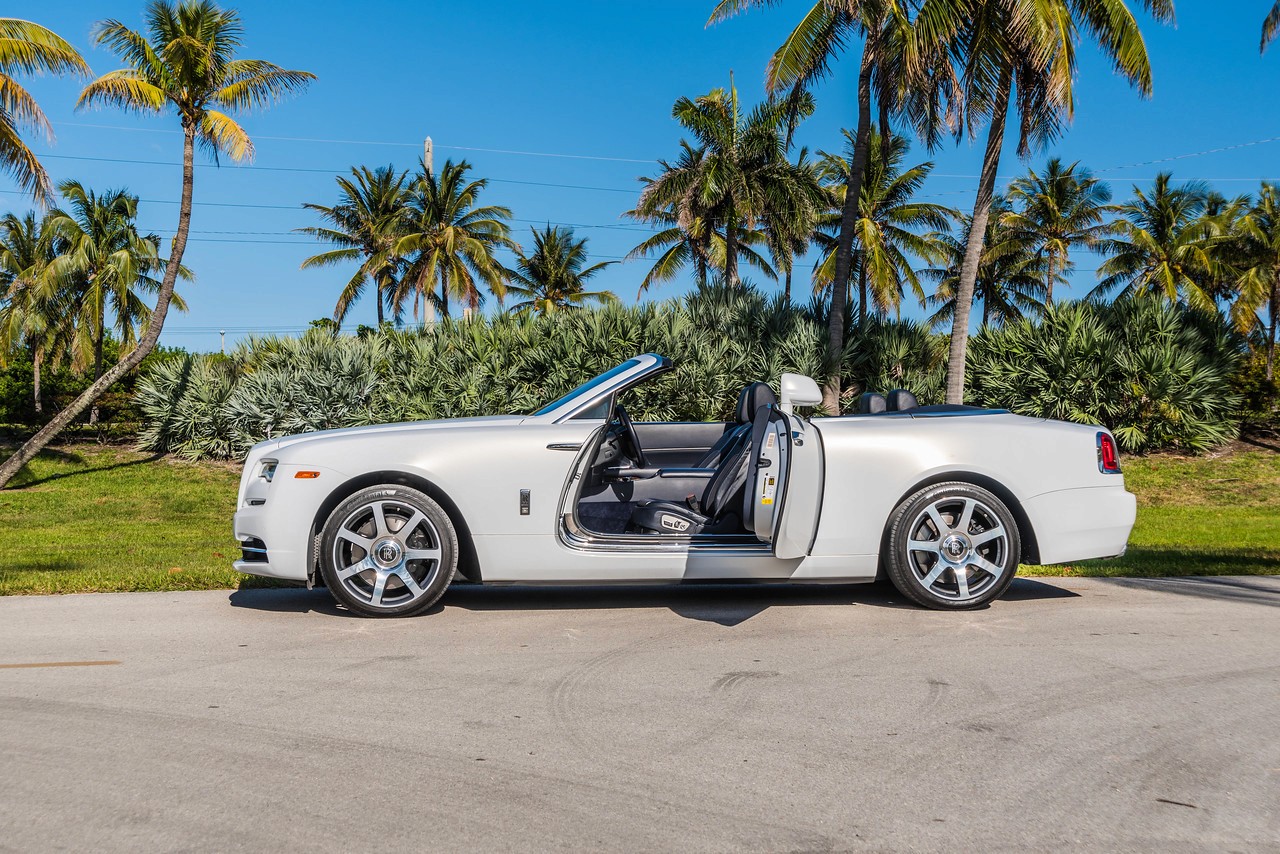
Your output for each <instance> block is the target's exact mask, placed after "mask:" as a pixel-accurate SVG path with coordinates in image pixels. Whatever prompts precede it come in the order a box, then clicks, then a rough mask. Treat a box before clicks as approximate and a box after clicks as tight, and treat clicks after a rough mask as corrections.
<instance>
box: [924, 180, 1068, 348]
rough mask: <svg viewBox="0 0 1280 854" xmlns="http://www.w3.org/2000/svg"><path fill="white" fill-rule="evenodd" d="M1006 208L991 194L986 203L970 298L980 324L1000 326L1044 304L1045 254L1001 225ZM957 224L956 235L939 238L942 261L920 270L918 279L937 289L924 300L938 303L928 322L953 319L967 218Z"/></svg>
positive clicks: (938, 323)
mask: <svg viewBox="0 0 1280 854" xmlns="http://www.w3.org/2000/svg"><path fill="white" fill-rule="evenodd" d="M1008 212H1009V202H1008V199H1007V198H1005V197H1004V196H1002V195H998V196H996V197H995V199H994V200H993V201H992V203H991V217H990V218H989V219H988V220H987V236H986V239H985V240H984V241H983V250H982V264H981V265H980V266H979V268H978V280H977V282H976V283H975V284H974V291H973V299H974V301H975V302H981V303H982V326H991V325H1001V326H1002V325H1004V324H1006V323H1009V322H1012V321H1015V320H1021V319H1022V318H1023V317H1026V316H1028V315H1039V314H1040V313H1041V312H1043V311H1044V307H1045V303H1044V297H1045V281H1046V276H1045V271H1046V268H1047V266H1048V264H1047V262H1046V260H1045V257H1044V255H1042V254H1041V253H1039V252H1036V251H1035V248H1034V247H1033V246H1031V245H1030V244H1028V243H1027V242H1025V240H1024V239H1023V238H1022V236H1021V235H1019V234H1015V233H1011V232H1010V230H1009V229H1008V228H1007V227H1005V226H1004V225H1003V215H1004V214H1006V213H1008ZM960 226H961V227H960V229H959V231H958V232H957V233H956V234H946V235H941V236H939V239H940V240H941V241H942V242H943V245H944V246H945V250H946V254H945V263H944V264H943V265H942V266H939V267H934V268H931V269H927V270H923V271H921V273H920V275H921V277H922V278H925V279H929V280H932V281H934V282H937V290H936V291H935V292H934V294H933V295H932V296H930V297H929V299H928V301H927V302H928V303H929V304H930V305H935V306H938V308H937V310H936V311H935V312H934V313H933V315H931V316H930V318H929V323H930V324H931V325H933V326H944V325H950V323H951V321H952V318H954V317H955V309H956V292H957V291H958V290H959V283H960V268H961V267H962V266H963V264H964V253H965V250H966V248H967V247H968V245H969V239H968V237H969V235H968V230H969V219H968V217H964V218H962V222H961V223H960Z"/></svg>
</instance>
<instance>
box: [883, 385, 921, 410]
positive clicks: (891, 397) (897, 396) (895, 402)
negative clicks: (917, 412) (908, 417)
mask: <svg viewBox="0 0 1280 854" xmlns="http://www.w3.org/2000/svg"><path fill="white" fill-rule="evenodd" d="M885 402H886V403H887V404H888V408H889V411H890V412H908V411H910V410H912V409H915V408H916V407H917V406H919V405H920V401H918V400H916V396H915V395H914V394H912V393H911V392H909V391H907V390H906V389H905V388H895V389H894V390H893V391H891V392H889V394H888V396H887V397H886V398H885Z"/></svg>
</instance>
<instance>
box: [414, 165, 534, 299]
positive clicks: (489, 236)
mask: <svg viewBox="0 0 1280 854" xmlns="http://www.w3.org/2000/svg"><path fill="white" fill-rule="evenodd" d="M419 165H420V169H419V172H418V175H417V177H416V178H415V179H414V182H413V185H412V187H411V189H410V193H409V213H408V219H409V225H408V227H407V230H406V232H405V234H404V236H402V237H401V238H400V240H399V241H398V242H397V243H396V252H397V253H399V254H401V255H404V256H406V257H407V256H413V260H412V264H411V266H410V269H409V271H408V272H407V273H406V274H405V276H404V277H403V278H402V279H401V282H400V287H399V288H398V289H397V290H396V293H395V295H394V300H395V303H396V305H397V306H400V305H403V304H404V301H405V300H407V299H408V298H409V296H410V295H411V294H412V295H413V300H414V313H415V316H416V313H417V305H418V301H419V300H421V301H422V302H423V303H424V305H425V307H426V310H427V317H428V319H430V318H431V317H432V316H433V313H434V307H435V306H439V307H440V310H441V312H442V313H443V314H444V316H445V317H448V316H449V298H450V297H451V296H452V297H456V298H457V299H459V300H460V301H461V302H462V303H463V304H464V306H465V308H466V310H467V311H468V312H470V311H474V310H475V309H476V307H477V306H479V304H480V300H481V294H480V289H479V288H478V287H477V282H479V283H483V284H484V285H485V286H486V287H488V289H489V290H490V291H492V292H493V293H494V294H496V295H497V296H498V299H499V300H501V299H502V296H503V293H504V282H503V268H502V265H501V264H500V263H498V259H497V256H496V255H495V253H496V252H497V251H498V250H499V249H515V248H516V244H515V243H514V242H513V241H512V240H511V237H510V233H511V228H510V226H509V225H508V224H507V220H509V219H511V210H510V208H505V207H500V206H497V205H480V206H477V204H476V203H477V201H478V200H479V197H480V194H481V193H482V192H483V191H484V189H485V187H487V186H489V182H488V180H487V179H484V178H477V179H475V180H470V179H468V177H467V173H468V172H470V171H471V164H470V163H468V162H467V161H465V160H463V161H462V162H461V163H454V162H453V161H452V160H446V161H445V163H444V166H443V167H442V168H441V169H440V172H439V173H438V174H437V173H436V172H435V171H434V170H432V169H428V168H426V166H425V164H419ZM437 283H438V287H439V290H438V292H437Z"/></svg>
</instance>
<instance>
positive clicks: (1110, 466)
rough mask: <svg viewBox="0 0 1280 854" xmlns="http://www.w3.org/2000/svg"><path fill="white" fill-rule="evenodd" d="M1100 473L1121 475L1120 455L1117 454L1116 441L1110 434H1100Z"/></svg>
mask: <svg viewBox="0 0 1280 854" xmlns="http://www.w3.org/2000/svg"><path fill="white" fill-rule="evenodd" d="M1098 471H1100V472H1102V473H1103V474H1119V473H1120V454H1118V453H1117V452H1116V440H1115V439H1114V438H1113V437H1112V436H1111V434H1110V433H1103V432H1099V433H1098Z"/></svg>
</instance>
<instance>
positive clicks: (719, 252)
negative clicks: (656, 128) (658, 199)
mask: <svg viewBox="0 0 1280 854" xmlns="http://www.w3.org/2000/svg"><path fill="white" fill-rule="evenodd" d="M660 162H661V161H660ZM664 165H665V164H664ZM643 180H645V181H648V180H650V179H648V178H645V179H643ZM626 215H627V216H629V217H631V218H633V219H637V220H640V221H642V222H646V223H649V224H651V225H655V226H657V227H658V230H657V231H655V232H654V233H653V235H652V236H651V237H646V238H645V239H644V240H642V241H641V242H640V244H639V245H637V246H636V247H635V248H634V249H632V250H631V251H630V252H628V253H627V256H626V258H625V260H627V261H633V260H638V259H641V258H649V257H650V256H651V255H654V254H656V255H657V258H656V259H655V260H654V263H653V266H652V267H650V268H649V272H647V273H645V276H644V278H643V279H642V280H641V281H640V288H639V290H638V291H637V292H636V298H637V299H639V298H640V296H641V295H643V294H644V292H645V291H647V290H649V288H650V287H652V286H653V285H656V284H660V283H662V282H668V281H671V280H672V279H674V278H675V277H676V276H677V275H679V273H680V271H681V270H682V269H684V268H685V267H693V271H694V279H695V280H696V281H697V283H698V286H699V287H706V285H707V280H708V274H709V272H710V271H711V270H723V269H724V266H725V244H726V240H725V234H724V231H723V230H717V229H716V228H714V227H713V226H712V225H711V224H710V223H709V222H708V220H707V219H706V218H705V217H704V216H702V215H700V214H695V215H691V216H686V218H685V219H684V220H683V221H682V220H681V216H680V214H679V213H677V212H676V210H675V205H668V206H667V207H666V208H663V209H660V210H650V211H649V212H647V213H640V211H639V210H638V209H633V210H630V211H627V213H626ZM734 243H735V245H736V246H737V252H738V261H739V262H740V263H742V264H746V265H747V266H749V267H752V268H754V269H756V270H758V271H759V272H760V273H762V274H763V275H764V276H765V277H767V278H769V279H776V278H777V277H778V274H777V271H775V270H774V268H773V267H772V266H771V265H770V263H769V260H768V259H767V258H765V256H764V255H762V254H760V253H759V252H757V251H756V247H759V246H762V245H763V244H765V243H766V237H765V234H764V232H763V231H761V230H760V229H758V228H747V227H745V226H738V227H737V228H736V230H735V234H734Z"/></svg>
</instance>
